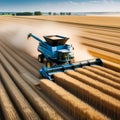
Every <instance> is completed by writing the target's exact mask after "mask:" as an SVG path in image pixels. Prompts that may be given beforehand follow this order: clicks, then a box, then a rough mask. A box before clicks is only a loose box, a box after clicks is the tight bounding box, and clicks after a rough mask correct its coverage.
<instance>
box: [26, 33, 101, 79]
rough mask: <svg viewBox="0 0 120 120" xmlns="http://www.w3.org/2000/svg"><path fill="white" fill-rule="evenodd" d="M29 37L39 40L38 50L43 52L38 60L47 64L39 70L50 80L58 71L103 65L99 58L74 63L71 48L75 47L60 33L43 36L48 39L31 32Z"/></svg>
mask: <svg viewBox="0 0 120 120" xmlns="http://www.w3.org/2000/svg"><path fill="white" fill-rule="evenodd" d="M29 37H33V38H34V39H36V40H38V41H39V45H38V51H39V52H41V54H40V55H38V61H39V62H41V63H44V64H46V65H45V66H44V67H42V68H41V69H40V70H39V71H40V74H41V75H42V76H43V77H45V78H47V79H49V80H52V79H53V78H52V76H53V74H55V73H56V72H64V71H65V70H73V69H75V68H81V67H84V66H91V65H100V66H103V63H102V61H101V59H99V58H96V59H90V60H85V61H80V62H76V63H74V62H73V61H74V54H73V53H71V50H73V49H74V48H73V47H72V46H71V45H68V44H65V43H66V42H67V40H68V39H69V38H67V37H63V36H59V35H50V36H43V37H44V39H45V40H46V41H43V40H41V39H40V38H38V37H36V36H35V35H33V34H31V33H30V34H29V35H28V38H29Z"/></svg>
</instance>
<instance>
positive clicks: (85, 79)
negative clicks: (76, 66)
mask: <svg viewBox="0 0 120 120" xmlns="http://www.w3.org/2000/svg"><path fill="white" fill-rule="evenodd" d="M65 73H66V74H68V75H70V76H71V77H73V78H75V79H77V80H79V81H81V82H83V83H86V84H88V85H90V86H92V87H94V88H96V89H98V90H100V91H102V92H104V93H106V94H108V95H110V96H112V97H115V98H116V99H118V100H120V90H117V89H115V88H113V87H111V86H109V85H106V84H104V83H101V82H99V81H96V80H94V79H92V78H90V77H87V76H86V75H83V74H81V73H78V72H75V71H73V70H66V71H65Z"/></svg>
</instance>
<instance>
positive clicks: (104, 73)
mask: <svg viewBox="0 0 120 120" xmlns="http://www.w3.org/2000/svg"><path fill="white" fill-rule="evenodd" d="M84 68H85V69H87V70H90V71H92V72H94V73H96V74H98V75H101V76H103V77H106V78H109V79H111V80H113V81H114V82H117V83H120V78H119V77H116V76H114V75H111V74H109V73H106V72H104V71H101V70H99V69H97V68H95V67H89V66H86V67H84Z"/></svg>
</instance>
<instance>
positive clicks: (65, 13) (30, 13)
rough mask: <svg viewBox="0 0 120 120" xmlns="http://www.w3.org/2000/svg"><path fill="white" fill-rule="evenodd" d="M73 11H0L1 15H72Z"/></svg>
mask: <svg viewBox="0 0 120 120" xmlns="http://www.w3.org/2000/svg"><path fill="white" fill-rule="evenodd" d="M71 14H72V13H71V12H41V11H35V12H0V15H12V16H34V15H35V16H36V15H71Z"/></svg>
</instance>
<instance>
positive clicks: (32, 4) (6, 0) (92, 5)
mask: <svg viewBox="0 0 120 120" xmlns="http://www.w3.org/2000/svg"><path fill="white" fill-rule="evenodd" d="M22 11H31V12H32V11H41V12H120V0H0V12H22Z"/></svg>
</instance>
